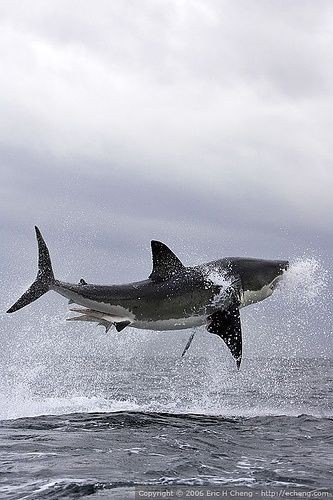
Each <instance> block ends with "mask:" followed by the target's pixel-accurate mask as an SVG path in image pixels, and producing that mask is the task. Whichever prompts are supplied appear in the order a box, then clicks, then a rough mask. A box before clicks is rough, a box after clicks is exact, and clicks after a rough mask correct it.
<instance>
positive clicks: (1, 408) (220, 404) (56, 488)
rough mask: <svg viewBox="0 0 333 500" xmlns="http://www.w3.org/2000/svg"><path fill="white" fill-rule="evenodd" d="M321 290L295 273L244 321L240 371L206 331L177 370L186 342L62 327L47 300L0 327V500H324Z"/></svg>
mask: <svg viewBox="0 0 333 500" xmlns="http://www.w3.org/2000/svg"><path fill="white" fill-rule="evenodd" d="M329 282H330V280H329V276H328V273H327V272H326V271H325V269H324V268H323V267H322V265H321V264H320V261H318V260H316V259H314V258H305V259H298V260H296V261H295V262H294V263H293V264H292V265H291V266H290V269H289V270H288V272H287V273H286V276H285V278H284V281H283V283H282V284H281V286H279V287H278V289H277V290H276V291H275V292H274V294H273V297H272V298H270V299H269V300H267V301H264V302H263V303H260V304H258V305H254V306H251V307H249V308H245V310H242V313H241V315H242V328H243V341H244V342H243V347H244V350H243V351H244V352H243V361H242V366H241V369H240V370H239V371H238V370H237V368H236V366H235V362H234V360H233V359H232V356H231V355H230V353H229V352H228V349H227V348H226V346H225V345H224V343H223V342H222V341H221V340H220V339H219V338H217V336H215V335H211V334H209V333H208V332H207V331H206V330H205V328H198V329H197V330H196V332H195V338H194V340H193V343H192V345H191V347H190V349H189V351H188V352H187V353H186V355H185V356H184V357H183V358H182V356H181V353H182V351H183V349H184V347H185V345H186V343H187V339H188V337H189V335H190V334H191V332H190V331H188V330H187V331H183V332H162V333H159V334H157V333H156V332H148V331H138V330H134V329H133V328H126V329H125V330H124V331H122V332H116V331H114V330H113V331H112V330H110V332H109V333H106V332H105V330H104V329H103V328H102V327H96V326H94V327H92V326H91V325H77V324H73V322H69V323H68V322H66V321H64V319H65V314H66V307H64V303H63V299H62V298H59V297H57V296H56V295H55V294H53V295H52V294H46V296H44V297H42V298H41V299H40V300H39V301H38V304H37V303H34V304H32V305H31V306H29V307H27V308H25V309H24V310H23V311H20V312H19V313H18V314H17V315H6V314H2V313H0V317H1V329H0V332H1V333H0V335H1V349H0V376H1V384H0V499H1V500H2V499H5V498H6V499H7V498H8V499H12V500H14V499H27V500H28V499H30V500H32V499H57V498H71V499H75V498H85V497H87V498H90V499H94V498H96V499H98V498H165V497H166V495H167V494H168V496H169V498H181V497H184V498H212V497H213V495H210V496H209V495H208V493H209V492H210V493H213V494H215V495H214V498H222V497H223V496H224V495H225V492H226V491H227V492H228V495H229V498H235V499H236V498H242V494H243V497H244V496H246V495H247V496H246V498H254V497H258V498H262V499H263V500H264V499H265V498H269V499H270V498H274V497H275V496H279V497H284V498H291V497H293V498H309V497H311V498H330V497H329V496H327V495H331V496H332V495H333V491H332V487H333V443H332V435H333V389H332V382H333V360H332V356H331V354H332V323H331V318H332V310H331V304H332V294H331V291H330V289H329V287H328V286H327V284H328V283H329ZM22 291H24V288H23V290H22ZM17 295H19V294H18V290H17V285H16V284H15V286H14V284H13V290H3V291H2V297H3V298H4V299H5V300H8V302H10V301H14V297H15V298H16V297H17ZM2 310H6V307H2ZM316 353H317V354H316ZM154 488H155V489H154ZM156 488H162V490H158V489H157V490H156ZM203 488H206V490H203ZM209 488H210V490H209V491H208V489H209ZM135 492H136V493H135ZM156 493H158V494H160V497H157V496H156ZM162 493H165V495H164V497H163V496H161V494H162ZM251 495H252V496H251ZM288 495H289V496H288ZM224 498H226V497H225V496H224Z"/></svg>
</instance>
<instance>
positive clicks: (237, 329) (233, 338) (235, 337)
mask: <svg viewBox="0 0 333 500" xmlns="http://www.w3.org/2000/svg"><path fill="white" fill-rule="evenodd" d="M208 321H209V323H208V325H207V330H208V331H209V332H210V333H215V334H216V335H218V336H219V337H221V339H222V340H224V342H225V343H226V344H227V346H228V349H229V351H230V352H231V354H232V355H233V357H234V358H235V360H236V364H237V368H238V369H239V367H240V364H241V361H242V328H241V321H240V314H239V308H238V307H237V306H236V305H232V306H230V307H229V308H228V309H227V310H224V311H216V312H214V313H213V314H212V315H211V316H209V317H208Z"/></svg>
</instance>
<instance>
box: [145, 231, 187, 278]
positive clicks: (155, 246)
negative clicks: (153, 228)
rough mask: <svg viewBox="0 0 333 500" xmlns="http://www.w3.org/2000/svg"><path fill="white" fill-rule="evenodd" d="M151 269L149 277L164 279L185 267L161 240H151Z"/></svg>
mask: <svg viewBox="0 0 333 500" xmlns="http://www.w3.org/2000/svg"><path fill="white" fill-rule="evenodd" d="M151 251H152V257H153V270H152V272H151V274H150V276H149V278H150V279H151V280H153V281H166V280H168V279H170V278H171V277H172V276H174V275H175V274H177V273H180V272H182V271H184V270H185V269H186V268H185V266H184V265H183V264H182V263H181V261H180V260H179V259H178V257H177V256H176V255H175V254H174V253H173V252H172V251H171V250H170V248H168V247H167V246H166V245H165V244H164V243H162V242H161V241H154V240H153V241H152V242H151Z"/></svg>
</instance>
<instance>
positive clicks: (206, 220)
mask: <svg viewBox="0 0 333 500" xmlns="http://www.w3.org/2000/svg"><path fill="white" fill-rule="evenodd" d="M332 25H333V4H332V2H331V1H329V0H328V1H321V0H316V1H314V0H311V1H307V0H301V1H294V2H291V1H289V0H288V1H287V0H275V1H270V0H262V1H261V0H253V1H248V0H244V1H241V0H227V1H223V0H216V1H214V0H203V1H201V0H140V1H129V0H121V1H120V0H119V1H110V0H107V1H106V0H105V1H104V0H99V1H98V2H92V1H87V0H76V1H75V0H71V1H70V2H69V1H68V0H66V1H65V0H57V1H55V0H54V1H53V0H48V1H47V2H45V1H44V0H33V1H32V0H26V1H25V0H17V1H16V0H10V1H9V0H8V1H6V0H5V1H2V2H1V3H0V72H1V73H0V74H1V77H0V110H1V113H0V169H1V184H0V217H1V239H2V243H3V244H2V250H1V252H2V255H1V261H2V270H1V278H2V286H3V289H4V290H6V293H3V295H2V296H3V300H2V309H7V307H8V306H9V305H10V304H11V303H12V302H13V301H14V300H16V298H17V294H18V291H19V292H21V291H22V288H24V286H25V285H26V284H27V283H29V281H31V278H32V277H33V276H34V274H35V272H36V270H35V266H36V248H35V241H34V234H33V225H34V224H38V225H39V226H40V228H41V230H42V232H43V233H44V236H45V239H46V240H47V242H48V243H49V246H50V250H51V255H52V258H53V261H54V268H55V272H56V275H57V277H59V278H64V279H73V280H76V279H79V278H80V277H81V275H82V276H84V277H85V278H86V279H88V280H90V281H100V282H104V283H110V282H121V281H126V280H129V279H130V280H136V279H142V278H144V277H145V276H147V274H148V273H149V272H150V255H149V241H150V240H151V239H160V240H163V241H165V242H166V243H167V244H169V245H170V246H171V247H172V248H173V249H174V250H175V251H176V253H177V254H178V255H179V256H180V258H181V259H182V260H183V261H184V263H185V264H196V263H199V262H201V261H204V260H209V259H214V258H219V257H223V256H226V255H251V256H253V257H267V258H272V257H274V258H291V259H295V258H297V257H302V256H312V257H315V258H317V259H319V260H320V262H322V264H323V266H324V267H326V268H327V269H328V270H329V272H331V269H332V243H333V237H332V214H333V197H332V192H333V167H332V125H333V124H332V116H333V114H332V111H333V106H332V104H333V98H332V83H333V81H332V80H333V64H332V53H333V31H332ZM41 300H42V301H43V300H44V299H41ZM57 300H58V299H57ZM42 304H44V305H45V302H44V303H43V302H42ZM57 305H59V306H60V307H62V308H63V309H65V304H64V303H63V301H61V299H59V301H58V302H57ZM31 307H34V308H35V311H36V312H37V311H38V305H37V303H36V304H35V305H34V306H31ZM18 314H21V316H20V318H21V320H20V321H25V320H27V318H28V316H24V315H25V314H28V313H26V312H23V311H21V312H20V313H18ZM3 321H5V325H6V328H11V326H10V325H11V324H12V323H10V322H9V319H8V318H3ZM10 321H14V320H13V319H12V317H11V320H10ZM15 321H16V320H15ZM326 334H327V328H326ZM320 335H321V334H320ZM320 339H321V341H323V342H324V343H325V345H327V342H328V341H327V337H325V339H326V340H325V339H324V340H323V338H322V337H320ZM320 353H321V351H320Z"/></svg>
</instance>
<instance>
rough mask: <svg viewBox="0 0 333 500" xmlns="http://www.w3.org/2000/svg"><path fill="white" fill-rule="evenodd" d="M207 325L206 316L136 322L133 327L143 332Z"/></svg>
mask: <svg viewBox="0 0 333 500" xmlns="http://www.w3.org/2000/svg"><path fill="white" fill-rule="evenodd" d="M205 323H206V316H192V317H190V318H176V319H175V318H170V319H163V320H158V321H144V322H143V321H134V322H133V323H132V324H131V326H132V327H133V328H140V329H142V330H156V331H163V330H184V329H185V328H193V327H195V326H201V325H204V324H205Z"/></svg>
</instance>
